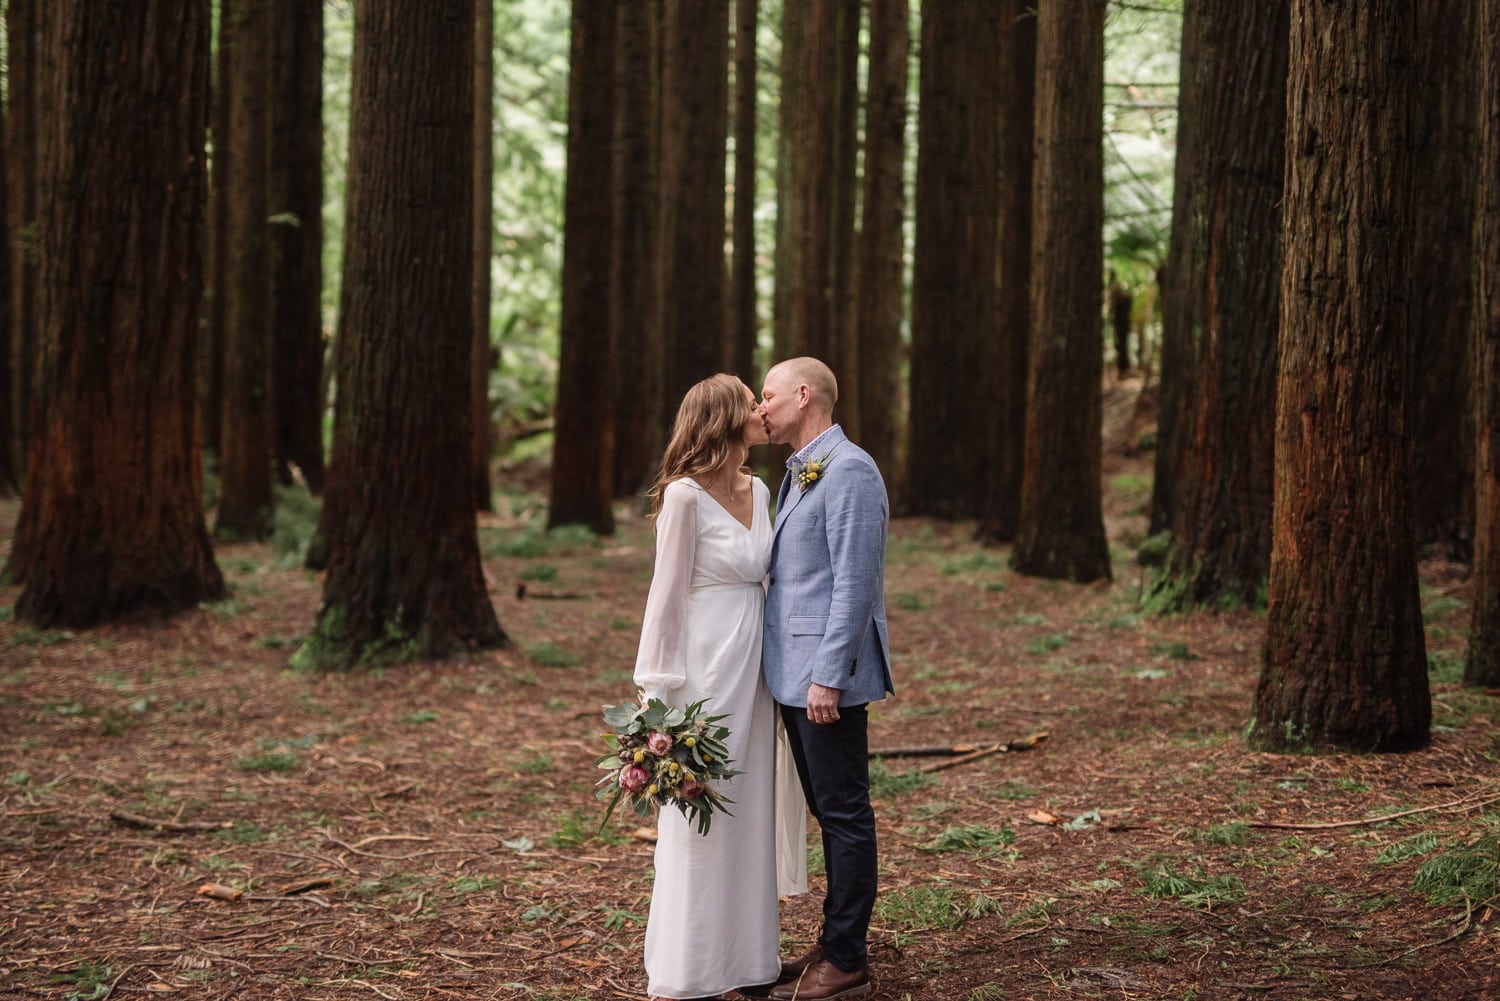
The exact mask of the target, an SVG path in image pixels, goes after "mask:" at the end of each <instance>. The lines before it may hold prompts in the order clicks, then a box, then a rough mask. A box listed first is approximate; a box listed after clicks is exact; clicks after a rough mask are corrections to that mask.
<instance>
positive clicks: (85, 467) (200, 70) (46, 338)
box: [9, 0, 224, 627]
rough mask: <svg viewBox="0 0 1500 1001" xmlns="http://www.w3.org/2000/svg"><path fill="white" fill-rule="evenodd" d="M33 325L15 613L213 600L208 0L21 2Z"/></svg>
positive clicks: (122, 610)
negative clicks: (39, 106) (205, 372)
mask: <svg viewBox="0 0 1500 1001" xmlns="http://www.w3.org/2000/svg"><path fill="white" fill-rule="evenodd" d="M37 14H38V16H39V19H40V20H39V22H38V24H39V27H40V28H41V29H42V30H41V31H40V32H39V33H38V37H39V38H41V39H43V40H44V42H43V44H44V45H45V46H47V50H46V51H45V52H41V51H39V52H38V55H39V56H42V57H43V58H42V59H41V60H39V63H38V64H39V65H44V66H46V67H47V68H48V72H46V73H45V74H41V75H39V76H38V77H37V79H36V83H37V85H38V86H39V87H40V88H41V92H42V102H43V106H45V107H47V108H48V109H49V113H48V115H47V116H46V118H45V119H44V120H43V121H42V122H41V123H40V124H41V125H42V127H43V129H44V131H43V133H42V134H41V143H40V146H39V153H38V168H39V169H38V176H39V177H40V178H42V179H43V188H42V189H41V190H40V191H39V193H38V194H39V199H38V206H39V209H40V213H41V214H40V217H39V219H38V228H37V232H36V239H37V249H38V251H39V253H38V260H39V262H40V284H39V286H38V297H37V318H38V322H39V324H40V329H41V331H42V335H41V343H42V358H41V366H40V380H39V385H40V390H39V405H38V406H37V408H36V410H35V411H34V417H35V433H34V434H33V435H32V436H31V456H30V459H31V463H30V469H31V474H30V476H29V478H28V480H27V483H26V492H25V496H24V498H23V500H22V504H21V515H20V522H19V524H18V526H17V529H16V538H15V544H14V548H13V550H12V553H11V565H10V567H9V572H10V574H11V575H12V577H13V578H14V579H16V580H18V581H19V582H20V583H21V584H22V585H23V587H22V591H21V595H20V597H19V598H18V599H17V601H16V614H17V616H18V617H20V618H22V619H24V620H26V621H28V622H31V623H33V624H35V625H37V626H41V627H55V626H72V627H79V626H88V625H92V624H95V623H98V622H102V621H105V620H108V619H112V618H116V617H119V616H122V615H126V614H129V613H131V612H136V611H139V610H142V609H148V610H164V611H175V610H178V609H183V608H191V607H193V606H194V605H196V604H197V603H198V602H200V601H202V600H204V599H206V598H215V597H219V596H221V595H222V594H223V592H224V582H223V578H222V577H221V576H220V573H219V568H218V566H217V565H216V564H215V563H214V557H213V552H212V550H211V548H210V546H209V540H208V532H207V529H206V527H205V525H204V521H203V508H202V494H201V491H202V473H201V469H200V466H199V458H198V440H197V433H196V427H195V425H194V420H193V416H194V402H193V400H194V378H193V376H194V362H193V346H194V343H195V338H196V336H197V329H198V319H199V308H200V306H201V302H202V295H203V271H202V267H203V265H202V261H203V241H204V228H203V227H204V215H203V213H204V195H205V175H204V162H203V151H204V125H205V120H206V116H207V108H206V106H205V96H206V94H207V87H206V83H207V73H208V58H209V6H208V2H207V0H140V2H139V3H137V4H133V5H128V6H122V5H120V4H117V3H112V2H109V0H51V2H49V3H47V4H46V5H44V6H42V7H40V8H38V9H37Z"/></svg>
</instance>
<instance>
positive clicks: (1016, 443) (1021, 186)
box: [978, 0, 1036, 542]
mask: <svg viewBox="0 0 1500 1001" xmlns="http://www.w3.org/2000/svg"><path fill="white" fill-rule="evenodd" d="M1000 73H1001V79H1000V80H999V82H998V83H997V85H996V89H997V90H998V91H999V93H1000V246H999V249H998V250H997V252H996V253H997V255H998V259H997V261H996V265H995V267H996V272H997V273H998V274H999V283H1000V288H999V296H1000V301H999V307H998V313H999V317H998V321H997V324H998V329H997V330H996V336H995V339H994V342H993V348H992V350H994V351H997V352H998V353H999V357H998V360H997V361H996V362H995V363H994V364H995V370H996V371H997V372H998V377H997V381H996V384H995V412H994V413H993V414H991V415H990V417H989V419H988V420H986V421H985V422H984V423H983V424H982V425H981V427H983V428H984V429H985V432H986V433H987V434H989V435H991V436H993V439H992V442H991V444H990V446H989V455H990V457H991V458H990V463H991V464H990V465H989V467H988V476H987V478H986V489H985V497H986V500H985V505H984V509H983V511H982V512H981V513H980V519H979V525H978V535H979V538H980V539H982V540H984V541H987V542H1008V541H1010V540H1011V539H1014V538H1015V537H1016V526H1017V524H1018V523H1019V521H1020V518H1021V480H1022V477H1023V474H1024V470H1025V458H1026V372H1027V358H1028V355H1029V353H1030V352H1029V347H1028V344H1029V341H1030V338H1031V183H1032V182H1031V176H1032V166H1033V162H1034V158H1035V142H1034V140H1033V132H1034V130H1035V127H1036V121H1035V119H1036V9H1035V7H1034V0H1007V2H1006V3H1005V4H1004V5H1002V7H1001V19H1000Z"/></svg>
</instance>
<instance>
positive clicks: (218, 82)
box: [198, 0, 235, 470]
mask: <svg viewBox="0 0 1500 1001" xmlns="http://www.w3.org/2000/svg"><path fill="white" fill-rule="evenodd" d="M216 2H217V3H218V6H219V18H218V21H219V40H218V45H217V46H216V53H215V63H214V66H213V90H212V95H211V103H210V105H209V115H210V118H209V126H208V134H209V139H210V140H211V146H212V149H213V152H212V157H211V159H210V162H209V189H208V258H209V268H208V296H207V299H208V301H207V302H206V303H205V305H206V307H207V309H206V310H205V316H204V319H205V322H204V326H203V338H202V342H201V347H200V349H199V351H198V425H199V427H200V428H201V429H202V438H203V447H204V448H205V449H207V450H208V451H209V452H212V453H213V455H214V468H215V469H216V470H217V468H218V466H217V462H218V457H219V456H220V455H221V454H222V452H223V444H224V330H225V325H226V321H225V317H226V316H227V315H228V313H227V312H226V301H227V293H226V289H227V286H228V284H229V283H228V279H227V278H226V275H227V274H228V271H227V269H228V267H229V199H230V194H231V192H232V191H233V190H234V179H233V178H232V177H230V173H229V171H230V164H229V161H230V159H231V151H230V148H229V147H230V139H229V106H230V102H231V100H232V98H233V95H232V94H231V89H232V87H233V84H234V79H233V72H234V70H233V67H234V44H235V42H234V20H235V19H234V18H232V17H230V16H229V12H230V8H231V7H232V6H233V3H234V0H216Z"/></svg>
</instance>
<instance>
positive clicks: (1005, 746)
mask: <svg viewBox="0 0 1500 1001" xmlns="http://www.w3.org/2000/svg"><path fill="white" fill-rule="evenodd" d="M1049 736H1050V734H1048V733H1047V732H1046V731H1045V730H1044V731H1041V732H1038V733H1033V734H1031V735H1030V736H1028V737H1022V738H1021V739H1020V740H1011V741H1006V742H1004V743H1001V744H926V745H921V746H916V747H889V748H883V749H881V750H875V751H871V752H870V754H869V757H871V758H938V757H961V758H965V759H967V758H970V757H972V756H974V755H976V754H979V752H983V753H984V754H986V755H988V754H994V753H996V751H997V750H998V751H1029V750H1031V749H1032V748H1034V747H1036V746H1037V745H1038V744H1040V743H1041V742H1042V741H1044V740H1046V739H1047V738H1048V737H1049ZM981 756H982V755H981ZM956 763H957V762H949V763H948V764H947V765H944V766H943V767H948V766H949V765H952V764H956ZM934 770H936V769H934Z"/></svg>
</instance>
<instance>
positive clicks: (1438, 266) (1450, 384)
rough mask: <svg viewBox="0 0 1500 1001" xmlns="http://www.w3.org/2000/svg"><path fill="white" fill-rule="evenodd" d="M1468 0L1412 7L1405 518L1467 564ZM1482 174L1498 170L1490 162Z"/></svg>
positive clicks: (1422, 540)
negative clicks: (1414, 166) (1413, 160)
mask: <svg viewBox="0 0 1500 1001" xmlns="http://www.w3.org/2000/svg"><path fill="white" fill-rule="evenodd" d="M1474 7H1475V3H1474V0H1423V2H1422V3H1419V4H1416V5H1415V9H1416V11H1417V40H1416V43H1417V53H1416V58H1417V60H1418V66H1419V69H1418V71H1417V73H1416V75H1415V77H1416V80H1415V82H1416V84H1417V86H1418V87H1419V93H1420V95H1421V99H1420V101H1419V102H1418V104H1417V114H1416V119H1415V127H1414V130H1413V139H1414V141H1415V149H1416V151H1417V155H1418V156H1419V157H1420V162H1421V165H1422V166H1421V170H1422V175H1423V180H1422V182H1421V183H1420V184H1417V185H1416V186H1415V188H1414V190H1413V197H1414V199H1415V201H1416V206H1415V213H1416V214H1415V217H1414V219H1413V222H1412V225H1413V227H1414V235H1413V240H1412V251H1411V254H1412V256H1411V262H1412V276H1411V277H1412V290H1413V295H1412V296H1411V300H1410V313H1411V320H1410V322H1411V325H1412V327H1411V337H1412V358H1413V361H1414V364H1413V366H1412V374H1413V376H1414V378H1415V379H1416V397H1415V405H1416V413H1415V420H1414V423H1413V425H1412V432H1413V435H1414V439H1413V440H1414V443H1415V448H1414V449H1413V453H1412V454H1413V458H1414V464H1413V466H1412V487H1413V496H1412V501H1413V503H1412V515H1413V518H1414V519H1415V523H1416V533H1417V545H1418V546H1420V547H1423V548H1426V549H1430V550H1431V551H1434V552H1435V553H1437V554H1438V555H1441V556H1443V557H1446V558H1449V559H1454V560H1463V561H1467V560H1468V559H1469V558H1470V556H1471V554H1472V547H1473V526H1474V496H1473V491H1474V437H1473V431H1474V429H1473V424H1472V420H1473V413H1474V411H1473V408H1472V406H1470V405H1468V403H1469V401H1468V389H1469V366H1468V360H1469V356H1468V344H1469V313H1470V308H1471V304H1470V299H1471V298H1472V296H1471V289H1470V281H1471V279H1472V276H1473V269H1472V267H1471V264H1470V261H1471V254H1470V243H1471V239H1472V236H1473V234H1472V232H1471V227H1472V225H1473V221H1474V184H1475V181H1476V180H1477V179H1478V176H1479V175H1481V174H1483V173H1485V170H1475V169H1474V165H1475V163H1476V162H1478V163H1483V162H1484V161H1476V160H1475V159H1474V121H1475V120H1474V93H1475V92H1474V80H1475V77H1474V69H1473V68H1474V60H1475V58H1476V56H1477V53H1476V52H1475V51H1474V49H1473V48H1472V45H1473V40H1474V39H1473V30H1474V23H1473V17H1472V15H1471V10H1472V9H1473V8H1474ZM1488 169H1489V172H1491V173H1493V172H1494V170H1496V169H1500V165H1496V164H1495V163H1493V162H1491V163H1490V164H1489V167H1488Z"/></svg>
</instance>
